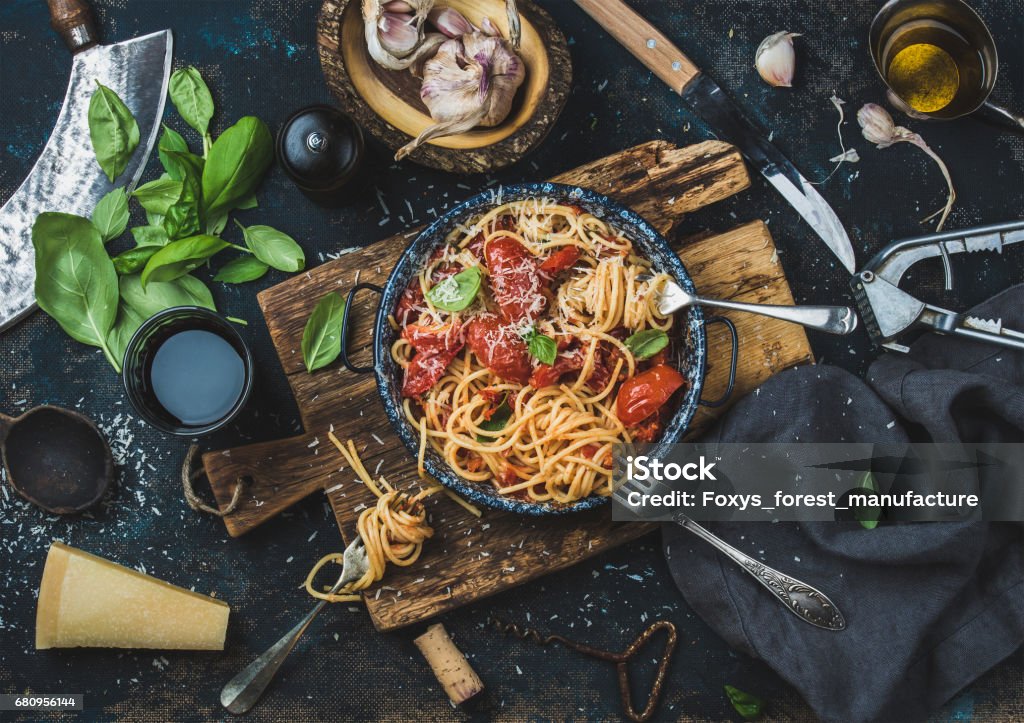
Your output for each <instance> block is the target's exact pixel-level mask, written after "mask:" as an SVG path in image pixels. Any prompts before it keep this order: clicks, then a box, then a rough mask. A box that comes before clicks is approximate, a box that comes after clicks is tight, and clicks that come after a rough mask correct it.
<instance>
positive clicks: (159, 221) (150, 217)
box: [146, 211, 167, 236]
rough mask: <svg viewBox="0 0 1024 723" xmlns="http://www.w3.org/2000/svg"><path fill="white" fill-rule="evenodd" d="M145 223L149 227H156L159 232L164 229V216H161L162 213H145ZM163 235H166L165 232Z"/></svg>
mask: <svg viewBox="0 0 1024 723" xmlns="http://www.w3.org/2000/svg"><path fill="white" fill-rule="evenodd" d="M146 223H147V224H148V225H150V226H157V227H159V228H160V230H161V231H163V228H164V216H163V214H162V213H154V212H152V211H146ZM164 235H165V236H166V235H167V232H166V231H164Z"/></svg>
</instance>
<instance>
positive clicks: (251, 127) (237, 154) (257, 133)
mask: <svg viewBox="0 0 1024 723" xmlns="http://www.w3.org/2000/svg"><path fill="white" fill-rule="evenodd" d="M273 160H274V143H273V140H272V139H271V136H270V131H269V130H268V129H267V126H266V124H265V123H264V122H263V121H261V120H260V119H259V118H255V117H253V116H246V117H245V118H242V119H241V120H239V121H238V122H237V123H235V125H233V126H231V127H230V128H228V129H227V130H226V131H224V132H223V133H221V134H220V136H219V137H218V138H217V140H216V141H215V142H214V144H213V146H212V147H211V148H210V152H209V154H207V157H206V166H205V168H204V169H203V194H202V197H203V204H204V211H205V212H206V214H207V216H209V217H211V218H213V217H216V216H217V214H218V213H220V212H224V211H229V210H231V209H232V208H235V207H236V206H237V205H238V203H239V202H241V201H242V200H243V199H246V198H248V197H249V196H251V195H252V194H253V192H254V191H255V190H256V187H257V186H259V184H260V181H262V180H263V176H264V175H265V174H266V172H267V169H268V168H270V164H271V163H272V162H273ZM271 265H273V264H271Z"/></svg>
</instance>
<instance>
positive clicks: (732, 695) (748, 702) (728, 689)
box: [725, 685, 764, 720]
mask: <svg viewBox="0 0 1024 723" xmlns="http://www.w3.org/2000/svg"><path fill="white" fill-rule="evenodd" d="M725 694H726V695H727V696H729V702H730V703H732V707H733V708H735V709H736V712H737V713H739V714H740V715H741V716H743V717H744V718H745V719H747V720H753V719H754V718H757V717H758V716H759V715H761V713H763V712H764V701H763V700H761V699H760V698H758V697H757V696H756V695H751V694H750V693H744V692H743V691H742V690H740V689H739V688H736V687H734V686H732V685H727V686H725Z"/></svg>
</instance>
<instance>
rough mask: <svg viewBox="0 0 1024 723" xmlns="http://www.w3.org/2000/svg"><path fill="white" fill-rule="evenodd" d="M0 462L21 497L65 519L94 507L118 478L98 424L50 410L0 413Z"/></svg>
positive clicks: (39, 408)
mask: <svg viewBox="0 0 1024 723" xmlns="http://www.w3.org/2000/svg"><path fill="white" fill-rule="evenodd" d="M0 459H2V460H3V468H4V472H5V473H6V475H7V481H8V482H9V483H10V485H11V487H13V488H14V490H15V491H16V492H17V493H18V494H19V495H21V496H22V497H24V498H25V499H26V500H28V501H29V502H31V503H32V504H34V505H38V506H39V507H42V508H43V509H44V510H46V511H48V512H54V513H56V514H61V515H63V514H68V513H74V512H82V511H83V510H86V509H88V508H89V507H92V506H93V505H95V504H96V503H97V502H99V501H100V500H101V499H103V496H104V495H105V494H106V492H107V489H108V488H109V487H110V482H111V480H113V478H114V460H113V458H112V457H111V454H110V446H109V445H108V444H107V441H106V440H105V439H104V438H103V435H101V434H100V430H99V429H98V428H97V427H96V425H95V424H94V423H93V421H92V420H91V419H89V418H88V417H85V416H83V415H81V414H79V413H78V412H72V411H71V410H69V409H62V408H60V407H52V406H49V405H43V406H39V407H35V408H33V409H30V410H28V411H27V412H25V413H24V414H22V415H21V416H20V417H8V416H6V415H3V414H0Z"/></svg>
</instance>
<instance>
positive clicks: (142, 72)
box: [0, 1, 173, 331]
mask: <svg viewBox="0 0 1024 723" xmlns="http://www.w3.org/2000/svg"><path fill="white" fill-rule="evenodd" d="M71 5H73V6H74V9H77V10H78V14H77V15H76V16H74V17H73V18H71V19H69V17H68V16H67V15H65V16H62V17H58V15H57V14H56V11H54V10H53V8H54V6H58V8H59V9H64V8H67V7H68V4H67V3H65V2H61V3H55V2H52V1H51V13H53V25H54V28H55V29H57V30H58V31H60V32H61V33H62V35H63V36H64V39H65V41H66V42H67V43H68V46H69V47H70V48H71V50H72V52H74V53H75V55H74V57H73V59H72V67H71V78H70V80H69V82H68V88H67V93H66V94H65V96H64V104H63V107H62V108H61V110H60V114H59V115H58V116H57V122H56V124H55V125H54V129H53V132H52V133H51V135H50V139H49V140H48V141H47V143H46V146H45V147H44V148H43V151H42V153H40V155H39V158H38V160H37V161H36V163H35V166H33V168H32V171H31V172H30V173H29V174H28V177H27V178H26V179H25V180H24V181H23V182H22V184H21V186H19V187H18V190H16V191H15V192H14V194H13V195H12V196H11V197H10V199H8V201H7V203H5V204H4V205H3V207H2V208H0V331H3V330H5V329H7V328H9V327H10V326H12V325H13V324H15V323H16V322H17V321H19V320H20V319H22V318H23V317H25V316H26V315H28V314H29V313H30V312H31V311H32V310H33V309H35V290H34V286H35V251H34V249H33V247H32V224H33V223H34V222H35V219H36V216H37V215H39V214H40V213H42V212H44V211H62V212H65V213H74V214H78V215H80V216H85V217H89V216H90V215H91V214H92V212H93V209H94V208H95V207H96V203H97V202H98V201H99V200H100V199H101V198H103V196H104V195H106V194H107V193H109V192H110V191H112V190H113V189H114V188H115V187H117V186H121V185H124V186H126V190H127V191H131V190H132V189H133V188H134V187H135V184H136V183H137V182H138V180H139V178H140V176H141V175H142V171H143V168H144V167H145V165H146V161H147V159H148V157H149V153H150V151H151V150H152V149H153V144H154V143H155V142H156V137H157V133H158V131H159V130H160V119H161V117H162V116H163V112H164V100H165V98H166V97H167V83H168V79H169V77H170V70H171V51H172V47H173V41H172V38H171V32H170V30H162V31H160V32H157V33H152V34H150V35H145V36H142V37H138V38H135V39H133V40H126V41H124V42H121V43H116V44H114V45H96V44H95V43H96V32H95V30H94V27H93V25H92V18H91V14H90V13H88V8H87V6H85V5H75V4H74V3H71ZM97 81H99V82H100V83H103V84H104V85H106V86H107V87H109V88H111V89H112V90H113V91H114V92H116V93H117V94H118V96H120V98H121V100H123V101H124V102H125V104H126V105H127V106H128V108H129V110H131V112H132V114H133V115H134V116H135V119H136V121H137V122H138V124H139V135H140V142H139V147H138V148H136V150H135V153H134V154H133V155H132V158H131V161H130V162H129V164H128V167H127V168H126V169H125V171H124V173H123V174H122V175H121V176H120V177H118V178H117V179H115V182H114V183H111V182H110V181H108V180H107V177H106V176H105V175H104V174H103V171H102V170H101V169H100V167H99V164H98V163H97V162H96V157H95V154H94V152H93V148H92V141H91V140H90V138H89V118H88V113H89V100H90V98H91V97H92V93H93V91H94V90H95V89H96V82H97Z"/></svg>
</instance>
